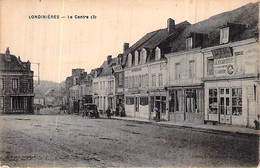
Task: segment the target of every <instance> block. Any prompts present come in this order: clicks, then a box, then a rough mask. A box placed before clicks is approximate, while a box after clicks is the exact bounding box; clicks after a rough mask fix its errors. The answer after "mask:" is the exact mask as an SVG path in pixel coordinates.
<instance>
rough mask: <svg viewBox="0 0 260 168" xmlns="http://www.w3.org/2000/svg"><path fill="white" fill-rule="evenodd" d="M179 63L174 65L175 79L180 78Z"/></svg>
mask: <svg viewBox="0 0 260 168" xmlns="http://www.w3.org/2000/svg"><path fill="white" fill-rule="evenodd" d="M180 68H181V67H180V63H176V64H175V79H180V78H181V71H180Z"/></svg>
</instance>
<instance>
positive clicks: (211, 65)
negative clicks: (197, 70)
mask: <svg viewBox="0 0 260 168" xmlns="http://www.w3.org/2000/svg"><path fill="white" fill-rule="evenodd" d="M207 71H208V75H214V59H208V62H207Z"/></svg>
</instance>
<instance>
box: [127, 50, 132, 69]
mask: <svg viewBox="0 0 260 168" xmlns="http://www.w3.org/2000/svg"><path fill="white" fill-rule="evenodd" d="M131 66H132V54H131V53H129V54H128V67H131Z"/></svg>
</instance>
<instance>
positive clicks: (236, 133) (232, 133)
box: [112, 117, 260, 138]
mask: <svg viewBox="0 0 260 168" xmlns="http://www.w3.org/2000/svg"><path fill="white" fill-rule="evenodd" d="M112 119H114V120H124V121H132V122H136V123H145V124H154V125H160V126H164V127H168V128H179V129H181V128H184V129H185V128H186V129H191V130H194V131H199V132H206V133H211V134H216V133H218V134H221V135H233V136H246V137H258V138H259V137H260V135H259V134H255V133H246V132H240V131H229V130H217V129H212V128H200V127H192V126H187V125H174V124H166V123H162V122H153V121H140V120H128V119H125V118H123V117H122V118H112Z"/></svg>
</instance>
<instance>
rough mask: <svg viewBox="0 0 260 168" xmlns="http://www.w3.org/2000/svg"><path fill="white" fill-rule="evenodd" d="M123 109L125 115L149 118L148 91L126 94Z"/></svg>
mask: <svg viewBox="0 0 260 168" xmlns="http://www.w3.org/2000/svg"><path fill="white" fill-rule="evenodd" d="M125 110H126V115H127V116H131V117H137V118H146V119H149V117H150V115H149V103H148V93H140V94H128V95H126V103H125Z"/></svg>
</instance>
